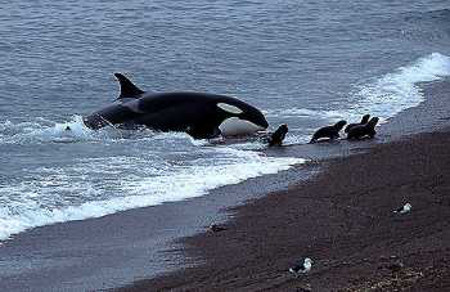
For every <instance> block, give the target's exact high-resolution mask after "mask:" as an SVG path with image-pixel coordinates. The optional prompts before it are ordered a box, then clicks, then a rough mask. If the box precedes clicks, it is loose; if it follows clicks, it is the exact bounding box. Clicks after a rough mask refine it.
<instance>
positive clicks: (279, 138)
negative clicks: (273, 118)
mask: <svg viewBox="0 0 450 292" xmlns="http://www.w3.org/2000/svg"><path fill="white" fill-rule="evenodd" d="M288 130H289V129H288V126H287V125H286V124H282V125H281V126H279V127H278V129H277V130H276V131H275V132H273V133H272V135H270V137H269V147H272V146H281V145H282V144H283V140H284V138H285V137H286V134H287V132H288Z"/></svg>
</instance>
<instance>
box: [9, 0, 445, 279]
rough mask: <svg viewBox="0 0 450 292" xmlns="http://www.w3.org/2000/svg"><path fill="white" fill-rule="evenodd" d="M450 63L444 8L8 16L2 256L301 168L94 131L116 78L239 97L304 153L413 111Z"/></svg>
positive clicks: (280, 4)
mask: <svg viewBox="0 0 450 292" xmlns="http://www.w3.org/2000/svg"><path fill="white" fill-rule="evenodd" d="M145 2H147V3H145ZM449 56H450V3H449V2H448V1H291V0H286V1H204V0H200V1H196V2H195V3H194V2H192V1H183V0H181V1H133V0H131V1H126V2H123V1H85V0H78V1H47V0H44V1H41V0H37V1H11V2H7V3H3V4H2V8H1V10H0V69H1V70H0V89H1V90H0V240H5V239H8V238H12V239H14V235H15V234H18V233H20V232H24V231H26V230H28V229H32V228H34V227H38V226H44V225H49V224H54V223H58V222H66V221H73V220H83V219H87V218H92V217H100V216H104V215H108V214H113V213H116V212H118V211H123V210H129V209H133V208H139V207H145V206H153V205H159V204H161V203H163V202H169V201H180V200H183V199H187V198H192V197H197V196H202V195H205V194H207V193H208V191H209V190H211V189H214V188H217V187H219V186H223V185H229V184H235V183H238V182H241V181H244V180H246V179H248V178H252V177H257V176H261V175H264V174H273V173H277V172H279V171H281V170H286V169H288V168H289V167H291V166H292V165H294V164H298V163H303V162H304V160H303V159H302V158H290V157H270V155H263V154H261V152H260V151H258V150H260V149H262V148H264V145H263V144H261V143H259V142H247V143H237V144H233V145H213V144H211V143H210V142H209V141H206V140H199V141H195V140H193V139H192V138H190V137H189V136H188V135H186V134H184V133H156V132H153V131H151V130H144V131H124V130H118V129H115V128H106V129H103V130H100V131H98V132H94V131H91V130H88V129H87V128H86V127H85V126H84V125H83V123H82V122H81V117H82V116H83V115H87V114H89V113H91V112H93V111H95V110H97V109H99V108H101V107H102V106H105V105H107V104H108V103H110V102H112V101H113V100H114V99H115V98H116V96H117V91H118V87H117V83H116V81H115V79H114V78H113V75H112V73H113V72H124V73H125V74H126V75H128V76H129V77H131V79H132V80H133V81H134V82H135V83H136V84H138V85H139V86H140V87H141V88H143V89H144V90H153V91H174V90H193V91H205V92H211V93H222V94H227V95H232V96H236V97H238V98H240V99H242V100H244V101H246V102H248V103H250V104H252V105H255V106H256V107H258V108H260V109H262V110H263V112H264V113H265V114H266V117H267V119H268V121H269V123H270V124H271V129H274V128H276V127H277V126H278V125H279V124H280V123H288V125H289V129H290V132H289V136H288V138H287V144H297V143H305V142H307V141H308V137H309V136H310V135H311V133H312V132H313V131H314V130H315V129H316V128H317V127H319V126H322V125H327V124H329V123H334V122H335V121H336V120H338V119H341V118H345V119H347V120H349V121H352V122H353V121H356V120H359V117H360V115H362V114H365V113H368V112H369V113H371V114H373V115H378V116H380V117H381V118H382V119H387V118H389V117H392V116H395V114H397V113H398V112H400V111H402V110H404V109H406V108H409V107H413V106H416V105H418V104H419V103H420V102H421V101H423V98H424V97H423V95H422V92H421V91H420V90H419V88H418V87H417V85H416V84H417V83H419V82H424V81H434V80H438V79H440V78H442V77H445V76H449V75H450V57H449ZM67 125H70V127H71V128H72V129H73V131H72V132H70V133H67V132H66V131H64V128H65V127H66V126H67ZM6 270H7V267H6V266H4V265H2V266H1V269H0V274H2V273H6Z"/></svg>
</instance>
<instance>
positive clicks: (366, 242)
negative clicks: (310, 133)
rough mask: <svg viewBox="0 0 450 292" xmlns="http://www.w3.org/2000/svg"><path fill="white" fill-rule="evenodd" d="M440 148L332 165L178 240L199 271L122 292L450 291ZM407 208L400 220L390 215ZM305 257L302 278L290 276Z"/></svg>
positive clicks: (414, 140) (447, 154) (430, 145)
mask: <svg viewBox="0 0 450 292" xmlns="http://www.w3.org/2000/svg"><path fill="white" fill-rule="evenodd" d="M449 146H450V132H449V131H443V132H435V133H430V134H420V135H416V136H414V137H409V138H407V139H402V140H401V141H397V142H392V143H389V144H384V145H378V146H376V147H375V148H373V149H371V150H370V151H369V152H368V153H363V154H357V155H353V156H351V157H348V158H345V159H334V160H331V161H329V162H327V163H326V165H325V168H326V169H325V170H324V171H323V172H321V173H320V174H319V175H317V177H316V178H315V179H312V180H310V181H308V182H305V183H301V184H298V185H295V186H292V187H291V188H290V189H289V190H287V191H282V192H275V193H272V194H270V195H268V196H267V197H265V198H262V199H259V200H255V201H252V202H251V203H249V204H247V205H245V206H240V207H237V208H234V209H233V210H232V212H233V214H234V218H233V220H231V221H230V222H228V223H227V224H225V225H224V226H225V227H226V228H227V229H226V230H225V231H222V232H218V233H206V234H202V235H199V236H195V237H190V238H187V239H185V245H186V252H187V255H188V256H189V258H190V261H191V262H197V261H201V262H203V259H206V262H205V263H204V264H203V265H201V266H198V267H194V268H187V269H184V270H182V271H180V272H178V273H175V274H172V275H168V276H165V277H160V278H156V279H153V280H150V281H143V282H140V283H138V284H136V285H135V286H134V287H133V288H127V289H125V290H127V291H140V290H145V289H151V290H160V289H179V290H191V289H192V290H197V289H200V290H205V291H211V290H213V289H217V290H228V291H233V290H250V291H253V290H266V289H268V290H280V289H283V290H284V289H288V288H289V289H293V291H295V288H297V289H298V288H304V289H307V290H308V289H312V290H313V291H336V290H344V291H346V290H348V291H362V290H365V289H369V290H373V291H377V289H379V291H381V290H394V289H397V288H402V289H403V288H408V289H409V288H411V289H413V290H416V291H443V289H444V288H446V289H450V147H449ZM406 202H410V203H411V204H412V206H413V208H412V211H411V212H410V213H409V214H404V215H399V214H394V213H393V212H392V211H393V210H394V209H396V208H397V207H399V206H402V205H403V204H405V203H406ZM306 256H307V257H311V258H312V259H313V260H314V261H315V263H314V265H313V269H312V270H311V272H310V274H308V275H306V276H302V277H299V278H295V277H292V276H291V275H290V274H289V273H288V272H287V270H288V268H289V266H291V265H293V264H295V263H296V261H298V260H299V259H301V258H303V257H306ZM396 267H397V268H398V270H397V268H396Z"/></svg>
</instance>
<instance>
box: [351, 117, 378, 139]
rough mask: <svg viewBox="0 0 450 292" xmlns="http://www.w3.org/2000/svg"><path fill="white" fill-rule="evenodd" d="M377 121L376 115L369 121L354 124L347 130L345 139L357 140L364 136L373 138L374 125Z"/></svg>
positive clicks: (374, 132) (374, 133)
mask: <svg viewBox="0 0 450 292" xmlns="http://www.w3.org/2000/svg"><path fill="white" fill-rule="evenodd" d="M378 121H379V118H378V117H374V118H372V119H370V121H369V122H368V123H367V124H365V125H360V126H355V127H353V128H351V129H350V131H348V135H347V139H349V140H352V139H355V140H359V139H362V138H364V137H369V138H373V137H375V135H376V134H377V132H376V131H375V126H376V125H377V123H378Z"/></svg>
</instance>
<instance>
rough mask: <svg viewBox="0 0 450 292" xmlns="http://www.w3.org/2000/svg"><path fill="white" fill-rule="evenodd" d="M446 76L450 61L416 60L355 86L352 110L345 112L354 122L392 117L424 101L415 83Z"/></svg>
mask: <svg viewBox="0 0 450 292" xmlns="http://www.w3.org/2000/svg"><path fill="white" fill-rule="evenodd" d="M447 76H450V57H448V56H445V55H442V54H439V53H433V54H431V55H428V56H426V57H423V58H420V59H418V60H417V61H416V62H414V63H413V64H411V65H409V66H405V67H401V68H399V69H397V70H396V71H395V72H393V73H389V74H386V75H384V76H382V77H381V78H379V79H377V80H376V81H375V82H372V83H369V84H366V85H363V86H359V88H358V91H357V92H356V94H355V96H354V104H355V106H354V107H353V108H351V109H350V110H349V116H351V117H352V118H356V117H360V116H361V115H363V114H365V113H370V114H372V116H379V117H380V118H382V119H387V118H390V117H393V116H395V115H396V114H398V113H399V112H401V111H403V110H405V109H407V108H410V107H415V106H417V105H419V104H420V103H421V102H422V101H423V100H424V96H423V94H422V92H421V90H420V88H419V86H418V83H421V82H430V81H436V80H440V79H442V78H445V77H447Z"/></svg>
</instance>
